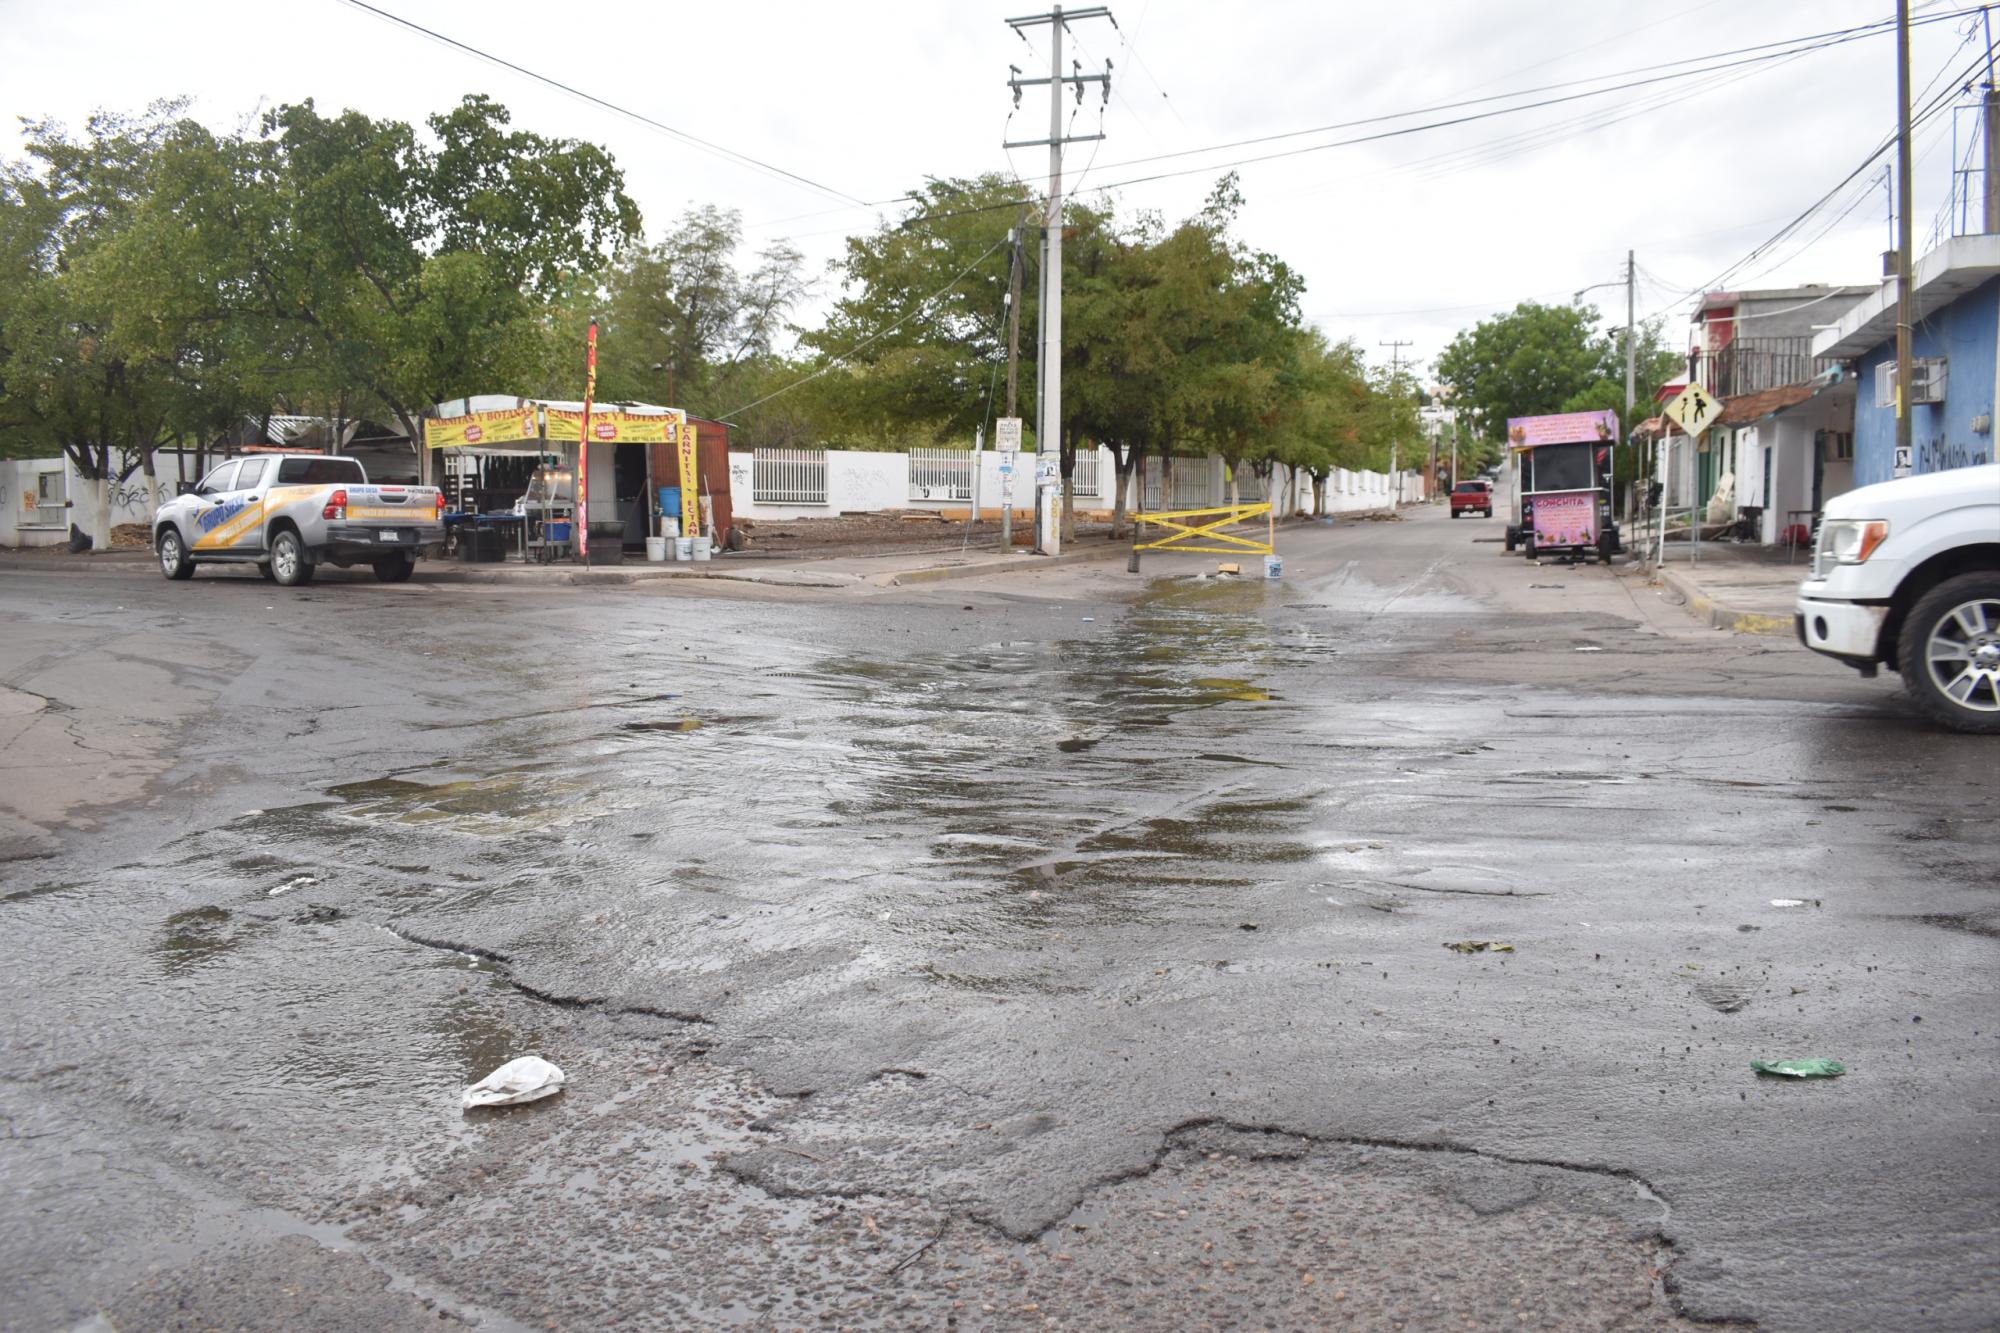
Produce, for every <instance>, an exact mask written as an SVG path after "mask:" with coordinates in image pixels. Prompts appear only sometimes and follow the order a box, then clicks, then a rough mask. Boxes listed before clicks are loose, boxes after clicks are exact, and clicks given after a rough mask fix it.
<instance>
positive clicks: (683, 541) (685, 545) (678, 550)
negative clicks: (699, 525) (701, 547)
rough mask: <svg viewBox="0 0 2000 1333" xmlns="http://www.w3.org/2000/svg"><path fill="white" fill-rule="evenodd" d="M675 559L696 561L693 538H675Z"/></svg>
mask: <svg viewBox="0 0 2000 1333" xmlns="http://www.w3.org/2000/svg"><path fill="white" fill-rule="evenodd" d="M674 559H676V560H692V559H694V538H692V537H676V538H674Z"/></svg>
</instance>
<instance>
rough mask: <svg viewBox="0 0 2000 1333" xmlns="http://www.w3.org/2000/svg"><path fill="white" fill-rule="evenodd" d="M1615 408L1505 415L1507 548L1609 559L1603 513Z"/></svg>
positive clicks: (1611, 530) (1614, 539) (1608, 526)
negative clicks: (1509, 493) (1508, 511)
mask: <svg viewBox="0 0 2000 1333" xmlns="http://www.w3.org/2000/svg"><path fill="white" fill-rule="evenodd" d="M1617 443H1618V416H1617V414H1616V413H1615V412H1611V411H1608V410H1607V411H1603V412H1560V413H1556V414H1555V415H1552V416H1540V417H1512V418H1510V419H1509V420H1508V422H1507V460H1508V473H1509V476H1510V478H1511V480H1512V482H1513V485H1512V487H1511V490H1512V492H1513V498H1512V501H1511V507H1512V511H1513V512H1512V513H1511V515H1510V516H1509V522H1508V525H1507V537H1506V540H1507V549H1508V550H1509V551H1514V550H1520V551H1524V552H1526V554H1527V555H1528V556H1529V558H1530V559H1533V558H1536V557H1539V556H1555V557H1557V558H1559V559H1563V560H1568V561H1572V562H1574V561H1575V560H1577V559H1579V558H1591V557H1594V558H1596V559H1599V560H1603V561H1607V562H1608V561H1609V560H1610V559H1611V557H1612V556H1613V555H1615V554H1617V553H1618V550H1619V549H1620V548H1619V540H1618V525H1617V524H1616V523H1615V522H1613V520H1612V514H1611V482H1612V465H1611V458H1612V450H1613V448H1614V447H1615V446H1616V445H1617Z"/></svg>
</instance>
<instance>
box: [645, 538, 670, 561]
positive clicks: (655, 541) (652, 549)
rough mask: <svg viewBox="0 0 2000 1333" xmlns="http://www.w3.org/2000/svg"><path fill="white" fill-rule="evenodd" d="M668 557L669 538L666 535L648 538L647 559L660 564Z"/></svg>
mask: <svg viewBox="0 0 2000 1333" xmlns="http://www.w3.org/2000/svg"><path fill="white" fill-rule="evenodd" d="M666 558H667V539H666V538H665V537H648V538H646V559H648V560H649V561H651V562H652V563H654V564H658V563H660V562H661V561H662V560H665V559H666Z"/></svg>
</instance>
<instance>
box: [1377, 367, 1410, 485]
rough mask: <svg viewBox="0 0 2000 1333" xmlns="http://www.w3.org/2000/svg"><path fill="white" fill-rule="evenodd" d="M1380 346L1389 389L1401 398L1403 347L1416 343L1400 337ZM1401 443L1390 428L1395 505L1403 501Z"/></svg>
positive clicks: (1391, 471)
mask: <svg viewBox="0 0 2000 1333" xmlns="http://www.w3.org/2000/svg"><path fill="white" fill-rule="evenodd" d="M1382 346H1384V347H1386V348H1388V349H1389V391H1390V392H1391V393H1393V394H1395V395H1396V397H1397V398H1401V397H1402V396H1403V380H1402V374H1401V371H1402V367H1403V349H1404V348H1405V347H1414V346H1416V344H1415V343H1414V342H1412V341H1410V340H1409V339H1407V338H1401V339H1396V340H1393V341H1390V340H1384V341H1383V343H1382ZM1401 444H1402V441H1401V440H1400V439H1398V438H1397V437H1396V433H1395V431H1394V430H1393V429H1392V430H1391V431H1390V433H1389V480H1390V482H1391V483H1392V484H1394V486H1395V488H1396V490H1395V496H1396V504H1397V505H1400V504H1401V503H1402V502H1403V474H1402V472H1401V471H1400V470H1399V469H1398V468H1397V466H1396V463H1397V458H1396V454H1397V450H1398V448H1399V446H1400V445H1401ZM1390 508H1391V509H1394V508H1395V505H1391V506H1390Z"/></svg>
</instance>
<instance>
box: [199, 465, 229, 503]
mask: <svg viewBox="0 0 2000 1333" xmlns="http://www.w3.org/2000/svg"><path fill="white" fill-rule="evenodd" d="M235 489H236V463H235V462H234V461H233V460H232V461H230V462H227V463H224V464H222V465H221V466H220V467H217V468H213V469H211V470H210V471H209V474H208V475H207V476H206V477H203V478H202V479H201V490H202V492H203V493H204V494H207V495H214V494H216V493H218V492H221V491H233V490H235Z"/></svg>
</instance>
